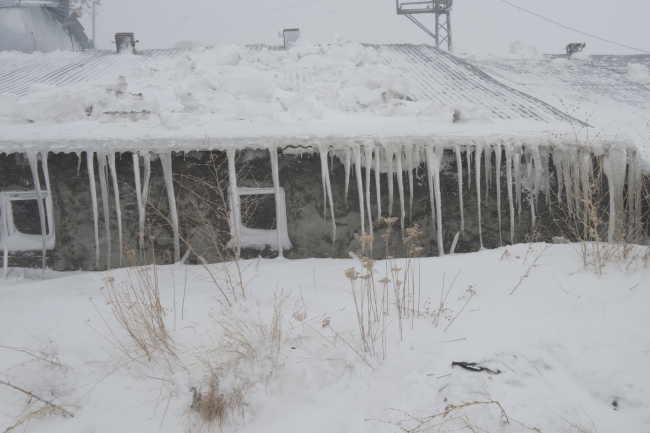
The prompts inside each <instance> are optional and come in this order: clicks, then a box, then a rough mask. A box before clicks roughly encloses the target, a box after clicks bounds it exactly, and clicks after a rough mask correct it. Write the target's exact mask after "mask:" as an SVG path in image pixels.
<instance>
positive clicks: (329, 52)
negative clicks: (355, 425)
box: [0, 37, 570, 152]
mask: <svg viewBox="0 0 650 433" xmlns="http://www.w3.org/2000/svg"><path fill="white" fill-rule="evenodd" d="M494 75H495V74H493V76H490V75H488V74H487V73H485V72H483V71H482V70H481V69H480V68H478V67H477V66H475V65H474V64H472V63H470V62H468V61H466V60H463V59H461V58H458V57H456V56H453V55H451V54H448V53H446V52H444V51H441V50H437V49H435V48H433V47H430V46H427V45H420V46H413V45H386V46H364V45H360V44H355V43H352V42H350V41H348V40H345V39H344V38H341V37H336V38H335V40H334V43H333V44H331V45H312V44H310V43H309V42H308V41H306V40H304V39H303V40H301V41H299V43H298V44H297V45H296V47H294V48H292V49H291V50H288V51H284V50H279V49H277V48H274V47H264V46H251V47H244V46H237V45H229V46H222V47H215V48H196V49H192V50H187V49H185V50H184V49H173V50H143V51H140V52H139V53H138V55H135V56H134V55H124V54H120V55H118V54H114V53H113V52H107V51H91V52H83V53H50V54H33V55H26V54H22V53H13V52H12V53H6V52H5V53H0V125H2V129H3V136H2V137H0V151H2V152H15V151H18V150H23V149H28V148H29V149H32V150H35V149H36V150H57V149H58V150H60V151H74V150H81V149H86V148H88V147H89V146H96V147H104V148H111V149H115V150H130V149H133V148H143V149H152V150H153V149H157V150H162V149H169V150H182V149H186V148H192V149H207V148H223V147H228V146H238V147H245V146H256V147H267V146H269V145H273V143H287V144H292V145H295V146H309V145H311V144H309V143H310V142H313V140H316V139H318V140H326V141H328V142H329V143H337V142H341V141H348V142H349V141H353V140H362V139H382V140H397V141H399V140H411V139H418V138H429V139H434V138H437V139H449V138H453V137H465V138H467V139H469V138H471V139H481V138H485V137H488V138H489V137H491V138H498V139H503V138H513V137H522V136H523V137H529V139H534V140H543V139H546V138H548V135H547V134H546V133H547V131H549V130H552V131H554V132H558V131H559V132H569V130H570V127H569V123H568V122H566V120H567V119H570V118H569V116H567V115H566V114H565V113H563V112H562V111H561V110H558V109H556V108H554V106H553V105H554V104H553V101H552V100H551V98H549V97H548V95H543V96H544V97H543V98H542V97H540V95H534V96H531V95H529V94H528V93H526V92H524V91H522V89H521V88H517V87H518V85H507V84H504V83H502V82H500V80H498V79H495V77H494ZM17 77H18V78H17ZM543 99H546V101H544V100H543ZM555 105H557V104H555Z"/></svg>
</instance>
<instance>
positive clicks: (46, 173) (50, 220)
mask: <svg viewBox="0 0 650 433" xmlns="http://www.w3.org/2000/svg"><path fill="white" fill-rule="evenodd" d="M49 154H50V153H49V152H45V156H43V154H41V163H42V164H43V178H44V180H45V189H46V190H47V197H45V203H46V205H47V208H48V209H53V208H54V207H53V206H52V188H51V187H50V169H49V168H48V166H47V158H48V156H49ZM46 218H47V232H48V237H49V238H50V242H52V241H54V239H55V236H56V235H55V227H54V215H52V213H51V212H50V213H47V212H46Z"/></svg>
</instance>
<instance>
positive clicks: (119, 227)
mask: <svg viewBox="0 0 650 433" xmlns="http://www.w3.org/2000/svg"><path fill="white" fill-rule="evenodd" d="M108 167H109V168H110V170H111V177H112V178H113V195H114V196H115V213H116V214H117V233H118V236H119V238H118V244H119V246H120V266H121V265H122V208H121V207H120V188H119V185H118V183H117V172H116V170H115V153H114V152H111V153H109V154H108Z"/></svg>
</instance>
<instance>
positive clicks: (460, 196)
mask: <svg viewBox="0 0 650 433" xmlns="http://www.w3.org/2000/svg"><path fill="white" fill-rule="evenodd" d="M454 152H455V154H456V170H457V171H458V201H459V202H460V232H461V233H464V232H465V212H464V210H463V160H462V159H461V157H460V146H459V145H458V144H456V145H454Z"/></svg>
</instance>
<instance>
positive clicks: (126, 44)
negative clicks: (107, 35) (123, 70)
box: [115, 33, 140, 54]
mask: <svg viewBox="0 0 650 433" xmlns="http://www.w3.org/2000/svg"><path fill="white" fill-rule="evenodd" d="M136 42H140V41H136V40H135V36H133V33H115V46H116V48H117V53H118V54H120V53H130V54H135V44H136Z"/></svg>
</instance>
